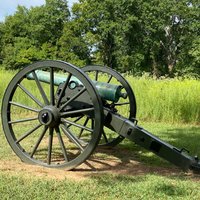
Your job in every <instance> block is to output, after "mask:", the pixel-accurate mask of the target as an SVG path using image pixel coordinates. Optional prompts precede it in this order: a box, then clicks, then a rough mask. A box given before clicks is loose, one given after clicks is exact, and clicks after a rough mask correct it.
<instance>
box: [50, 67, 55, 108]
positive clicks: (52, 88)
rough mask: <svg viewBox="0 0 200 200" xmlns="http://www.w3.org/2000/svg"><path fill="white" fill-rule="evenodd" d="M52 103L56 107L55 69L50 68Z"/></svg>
mask: <svg viewBox="0 0 200 200" xmlns="http://www.w3.org/2000/svg"><path fill="white" fill-rule="evenodd" d="M50 103H51V105H55V98H54V70H53V67H51V68H50Z"/></svg>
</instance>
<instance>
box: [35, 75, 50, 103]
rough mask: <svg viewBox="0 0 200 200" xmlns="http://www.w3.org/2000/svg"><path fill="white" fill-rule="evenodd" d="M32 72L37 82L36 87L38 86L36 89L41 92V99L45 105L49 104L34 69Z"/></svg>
mask: <svg viewBox="0 0 200 200" xmlns="http://www.w3.org/2000/svg"><path fill="white" fill-rule="evenodd" d="M32 74H33V77H34V79H35V82H36V84H37V87H38V89H39V91H40V94H41V96H42V98H43V100H44V103H45V104H46V105H49V100H48V98H47V96H46V94H45V92H44V90H43V88H42V85H41V83H40V81H39V80H38V77H37V75H36V73H35V71H34V72H32Z"/></svg>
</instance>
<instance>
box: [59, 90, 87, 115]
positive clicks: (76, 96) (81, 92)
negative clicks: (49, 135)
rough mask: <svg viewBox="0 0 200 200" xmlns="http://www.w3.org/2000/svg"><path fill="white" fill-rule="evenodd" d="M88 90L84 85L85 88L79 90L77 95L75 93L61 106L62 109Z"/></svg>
mask: <svg viewBox="0 0 200 200" xmlns="http://www.w3.org/2000/svg"><path fill="white" fill-rule="evenodd" d="M85 91H86V88H85V87H83V89H82V90H81V91H80V92H78V93H77V94H76V95H74V96H73V97H72V98H71V99H70V100H69V101H67V102H66V103H65V104H64V105H62V106H61V108H60V111H61V110H62V109H63V108H64V107H66V106H67V105H68V104H69V103H71V102H72V101H74V100H75V99H76V98H78V97H79V96H80V95H81V94H83V93H84V92H85Z"/></svg>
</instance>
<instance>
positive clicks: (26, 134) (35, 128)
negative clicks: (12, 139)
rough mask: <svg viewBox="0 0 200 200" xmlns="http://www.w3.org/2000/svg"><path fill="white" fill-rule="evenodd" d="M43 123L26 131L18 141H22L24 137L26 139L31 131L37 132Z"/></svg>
mask: <svg viewBox="0 0 200 200" xmlns="http://www.w3.org/2000/svg"><path fill="white" fill-rule="evenodd" d="M41 126H42V125H41V124H39V125H37V126H36V127H34V128H33V129H31V130H30V131H28V132H26V133H25V134H24V135H22V136H21V137H20V138H19V139H18V140H17V141H16V143H19V142H21V141H22V140H23V139H25V138H26V137H28V136H29V135H30V134H31V133H33V132H35V131H36V130H37V129H38V128H40V127H41Z"/></svg>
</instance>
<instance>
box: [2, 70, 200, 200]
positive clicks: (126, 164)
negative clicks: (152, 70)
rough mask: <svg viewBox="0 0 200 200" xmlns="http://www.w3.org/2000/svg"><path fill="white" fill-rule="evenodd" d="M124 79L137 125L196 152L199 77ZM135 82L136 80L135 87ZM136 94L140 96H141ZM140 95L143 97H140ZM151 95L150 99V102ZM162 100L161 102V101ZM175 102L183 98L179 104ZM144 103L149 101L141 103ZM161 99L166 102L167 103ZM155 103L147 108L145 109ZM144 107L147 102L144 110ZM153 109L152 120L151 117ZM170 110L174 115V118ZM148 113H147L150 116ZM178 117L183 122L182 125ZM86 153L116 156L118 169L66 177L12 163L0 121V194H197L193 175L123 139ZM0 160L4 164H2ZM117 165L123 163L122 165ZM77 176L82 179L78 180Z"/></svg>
mask: <svg viewBox="0 0 200 200" xmlns="http://www.w3.org/2000/svg"><path fill="white" fill-rule="evenodd" d="M12 76H13V73H12V72H2V71H1V72H0V77H1V78H2V79H0V80H1V87H0V92H1V93H0V99H2V95H3V92H4V89H5V87H6V85H7V83H8V82H9V79H10V78H11V77H12ZM5 77H7V78H5ZM128 80H129V81H130V83H131V85H132V86H133V88H134V91H135V93H136V97H137V96H138V95H139V96H138V100H139V102H138V113H139V114H138V118H139V125H142V126H143V127H144V128H146V129H147V130H148V131H150V132H152V133H154V134H155V135H156V136H158V137H160V138H161V139H163V140H165V141H167V142H169V143H171V144H173V145H174V146H176V147H178V148H182V147H184V148H186V149H188V150H190V154H191V155H196V154H197V155H199V157H200V145H199V141H200V126H199V125H198V119H199V111H198V109H199V108H198V100H199V99H198V98H199V97H198V94H197V91H198V88H199V82H198V81H197V80H183V81H180V82H179V81H178V80H175V82H174V87H173V81H169V80H168V81H165V82H161V81H159V82H155V80H149V79H145V80H143V82H142V79H134V78H133V77H128ZM137 81H138V82H137ZM184 81H185V82H184ZM151 83H152V84H151ZM186 83H187V84H186ZM137 85H139V86H138V88H137ZM145 86H146V87H145ZM150 86H151V87H150ZM159 86H161V88H160V87H159ZM169 86H170V87H169ZM194 86H195V87H194ZM147 87H148V88H147ZM192 87H193V90H192ZM167 88H168V89H169V91H168V92H167ZM180 88H181V89H182V90H180ZM145 89H146V90H145ZM172 89H173V90H172ZM176 89H177V90H176ZM190 90H192V91H190ZM170 91H171V93H172V95H174V96H171V98H172V99H173V100H174V102H170V99H169V97H168V96H169V95H170ZM180 91H182V92H180ZM144 93H145V94H144ZM151 93H152V96H151V95H150V94H151ZM142 94H143V96H141V95H142ZM178 94H179V95H178ZM145 95H146V96H147V97H148V98H149V99H148V98H145ZM159 95H161V97H162V98H161V100H159V98H158V97H159ZM165 95H166V96H165ZM167 97H168V98H167ZM175 97H177V98H175ZM184 97H185V99H184ZM186 97H188V98H189V99H190V100H191V101H189V99H188V98H186ZM153 98H154V101H155V102H154V101H153V100H151V101H150V99H153ZM165 100H166V102H164V101H165ZM183 100H184V101H183ZM179 101H180V102H181V101H183V104H182V106H183V108H182V107H181V106H180V103H179ZM148 102H149V105H147V104H148ZM159 102H160V104H161V105H159ZM167 102H168V103H169V105H170V106H168V105H167ZM199 102H200V101H199ZM142 105H143V107H142V108H141V107H140V106H142ZM156 105H157V106H161V107H160V109H156V111H155V113H152V111H151V109H152V108H153V107H154V108H155V107H156ZM173 105H174V107H175V108H174V111H172V116H170V113H165V112H167V111H168V112H169V111H170V109H171V110H172V109H173ZM193 105H194V106H193ZM145 106H146V107H149V110H147V111H146V113H145V110H144V107H145ZM192 106H193V107H192ZM190 107H191V109H190ZM161 108H162V109H161ZM181 108H182V109H181ZM176 109H179V110H178V111H177V110H176ZM184 110H185V112H186V111H187V113H186V115H185V118H184V116H182V118H181V114H182V112H184ZM156 112H157V115H158V118H157V119H156V118H154V117H155V116H156ZM176 112H177V115H178V117H177V118H175V117H174V116H175V113H176ZM190 112H191V113H193V112H195V114H193V115H192V114H191V115H192V117H191V116H190ZM151 113H152V115H150V114H151ZM162 113H163V114H162ZM188 113H189V114H188ZM142 116H144V117H142ZM167 116H169V118H167ZM151 117H152V118H151ZM164 119H166V120H164ZM152 121H157V122H152ZM184 121H187V123H186V124H184ZM189 122H190V123H189ZM22 131H23V127H22ZM92 158H95V159H96V160H97V161H98V160H99V162H102V160H104V163H105V165H106V163H107V164H109V162H110V160H117V161H118V162H120V163H121V165H119V168H117V166H115V167H114V169H113V171H112V170H111V169H110V168H109V166H107V168H106V167H105V169H104V168H102V169H99V170H96V171H95V170H82V171H78V170H77V171H76V170H75V171H73V172H70V176H65V178H63V179H60V178H55V176H53V175H52V177H51V176H50V174H51V173H50V172H49V171H45V170H44V169H43V168H41V171H43V172H44V173H41V175H40V173H39V172H40V169H38V168H37V170H36V171H34V170H33V171H30V170H29V166H27V165H25V164H21V165H19V164H18V163H20V161H19V159H18V158H17V156H15V154H14V153H13V152H12V150H11V148H10V147H9V145H8V143H7V141H6V139H5V136H4V133H3V131H2V127H1V123H0V169H1V170H0V199H30V198H31V199H106V200H107V199H149V200H150V199H151V200H152V199H164V200H165V199H184V200H185V199H188V200H191V199H195V200H196V199H200V186H199V184H200V176H199V175H195V174H192V173H185V172H182V171H181V170H179V169H178V168H176V167H175V166H173V165H172V164H170V163H168V162H167V161H164V160H162V159H160V158H158V157H157V156H155V155H154V154H152V153H150V152H148V151H146V150H143V149H142V148H141V147H138V146H136V145H135V144H133V143H132V142H130V141H128V140H124V141H123V142H122V143H121V144H120V145H118V146H117V147H115V148H114V149H113V150H112V149H111V150H106V151H105V150H103V149H98V150H97V152H96V153H95V154H94V155H93V156H92ZM15 162H16V169H15V166H14V167H13V165H14V164H13V163H15ZM5 163H6V165H7V166H5ZM9 163H10V164H9ZM2 165H4V166H3V167H2ZM11 165H12V166H11ZM20 166H21V169H20ZM120 166H123V169H122V168H121V167H120ZM26 168H27V169H26ZM33 168H34V166H33ZM108 168H109V170H108ZM134 170H135V171H134ZM36 172H37V173H36ZM59 172H60V173H61V174H67V173H69V172H67V171H64V170H60V171H57V173H59ZM73 176H74V177H76V178H73ZM79 176H80V178H79ZM82 177H84V178H83V179H82Z"/></svg>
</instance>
